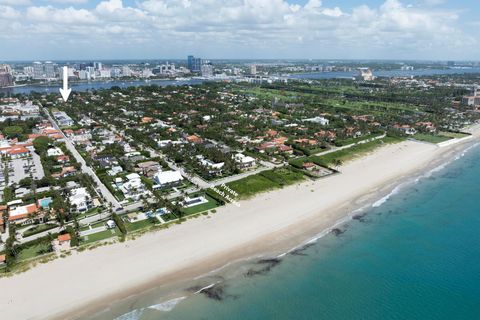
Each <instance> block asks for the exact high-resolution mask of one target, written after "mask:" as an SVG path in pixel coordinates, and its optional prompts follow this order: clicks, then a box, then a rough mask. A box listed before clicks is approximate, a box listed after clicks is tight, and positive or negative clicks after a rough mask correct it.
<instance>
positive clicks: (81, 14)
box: [26, 6, 97, 24]
mask: <svg viewBox="0 0 480 320" xmlns="http://www.w3.org/2000/svg"><path fill="white" fill-rule="evenodd" d="M26 18H27V20H28V21H30V22H49V23H60V24H92V23H95V22H96V21H97V18H96V17H95V16H94V15H93V14H92V13H91V12H90V11H88V10H86V9H74V8H72V7H69V8H65V9H56V8H54V7H52V6H46V7H29V8H28V9H27V12H26Z"/></svg>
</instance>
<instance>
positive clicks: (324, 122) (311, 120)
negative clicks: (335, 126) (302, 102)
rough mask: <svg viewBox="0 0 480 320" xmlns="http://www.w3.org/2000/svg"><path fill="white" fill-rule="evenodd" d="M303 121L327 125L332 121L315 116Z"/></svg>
mask: <svg viewBox="0 0 480 320" xmlns="http://www.w3.org/2000/svg"><path fill="white" fill-rule="evenodd" d="M302 121H303V122H311V123H316V124H320V125H322V126H327V125H328V124H329V123H330V121H329V120H328V119H326V118H324V117H314V118H308V119H303V120H302Z"/></svg>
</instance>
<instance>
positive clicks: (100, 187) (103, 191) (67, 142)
mask: <svg viewBox="0 0 480 320" xmlns="http://www.w3.org/2000/svg"><path fill="white" fill-rule="evenodd" d="M42 108H43V107H42ZM43 111H44V112H45V114H46V115H47V116H48V119H49V120H50V123H51V124H52V125H53V127H54V128H55V129H57V130H58V131H60V132H61V134H62V135H63V138H64V140H65V145H66V146H67V148H68V150H69V151H70V152H71V153H72V155H73V156H74V157H75V159H76V160H77V162H79V163H80V164H81V169H82V172H84V173H86V174H88V175H89V176H91V177H92V179H93V181H95V183H96V184H97V188H96V190H98V191H99V192H100V193H101V194H102V196H103V198H104V199H106V201H107V202H109V203H111V204H112V206H113V209H114V210H117V209H121V208H122V206H121V205H120V203H119V202H118V201H117V199H116V198H115V197H114V196H113V194H112V193H111V192H110V190H108V188H107V187H106V186H105V185H104V184H103V183H102V181H100V179H99V178H98V176H97V174H96V173H95V172H94V171H93V170H92V168H90V167H89V166H88V165H87V163H86V162H85V159H83V157H82V155H81V154H80V153H79V152H78V151H77V149H76V148H75V146H74V145H73V143H72V142H71V141H70V139H68V138H67V136H65V134H64V133H63V131H62V130H61V129H60V127H59V126H58V124H57V122H56V121H55V120H54V119H53V117H52V116H51V115H50V112H49V111H48V110H47V109H46V108H43Z"/></svg>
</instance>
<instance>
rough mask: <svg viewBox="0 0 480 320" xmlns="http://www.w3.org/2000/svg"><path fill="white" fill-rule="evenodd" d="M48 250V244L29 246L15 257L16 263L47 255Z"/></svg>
mask: <svg viewBox="0 0 480 320" xmlns="http://www.w3.org/2000/svg"><path fill="white" fill-rule="evenodd" d="M49 248H50V244H49V243H41V244H36V245H32V246H29V247H27V248H25V249H22V250H21V251H20V253H19V254H18V256H17V261H22V260H27V259H31V258H34V257H36V256H39V255H42V254H45V253H48V250H49Z"/></svg>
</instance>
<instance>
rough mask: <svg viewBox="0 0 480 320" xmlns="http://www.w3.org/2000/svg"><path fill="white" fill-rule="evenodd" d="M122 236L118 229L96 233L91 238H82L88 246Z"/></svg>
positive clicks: (83, 242)
mask: <svg viewBox="0 0 480 320" xmlns="http://www.w3.org/2000/svg"><path fill="white" fill-rule="evenodd" d="M119 235H121V232H120V230H118V228H115V229H108V230H105V231H102V232H98V233H94V234H91V235H89V236H85V237H82V244H88V243H92V242H96V241H100V240H105V239H108V238H112V237H116V236H119Z"/></svg>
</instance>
